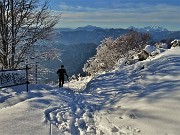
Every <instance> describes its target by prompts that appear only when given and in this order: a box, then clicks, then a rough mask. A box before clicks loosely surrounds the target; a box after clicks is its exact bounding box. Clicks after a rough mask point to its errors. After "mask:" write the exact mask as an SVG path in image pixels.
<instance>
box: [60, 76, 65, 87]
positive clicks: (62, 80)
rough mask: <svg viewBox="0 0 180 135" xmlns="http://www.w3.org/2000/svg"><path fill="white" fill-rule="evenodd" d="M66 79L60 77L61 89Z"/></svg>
mask: <svg viewBox="0 0 180 135" xmlns="http://www.w3.org/2000/svg"><path fill="white" fill-rule="evenodd" d="M63 84H64V77H59V87H63Z"/></svg>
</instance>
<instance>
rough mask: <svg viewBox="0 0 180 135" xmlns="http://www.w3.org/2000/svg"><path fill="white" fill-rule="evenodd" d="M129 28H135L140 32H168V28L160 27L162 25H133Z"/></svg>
mask: <svg viewBox="0 0 180 135" xmlns="http://www.w3.org/2000/svg"><path fill="white" fill-rule="evenodd" d="M128 29H133V30H137V31H140V32H167V31H168V30H167V29H166V28H164V27H160V26H147V27H143V28H136V27H134V26H131V27H129V28H128Z"/></svg>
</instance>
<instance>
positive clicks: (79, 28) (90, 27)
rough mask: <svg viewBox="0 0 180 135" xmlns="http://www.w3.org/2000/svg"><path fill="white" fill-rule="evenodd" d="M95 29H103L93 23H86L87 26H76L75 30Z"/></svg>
mask: <svg viewBox="0 0 180 135" xmlns="http://www.w3.org/2000/svg"><path fill="white" fill-rule="evenodd" d="M96 29H103V28H101V27H97V26H93V25H87V26H84V27H78V28H76V30H86V31H94V30H96Z"/></svg>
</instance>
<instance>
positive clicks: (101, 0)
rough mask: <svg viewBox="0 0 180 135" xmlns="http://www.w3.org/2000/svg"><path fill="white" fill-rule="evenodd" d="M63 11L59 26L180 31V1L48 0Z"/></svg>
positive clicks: (55, 11)
mask: <svg viewBox="0 0 180 135" xmlns="http://www.w3.org/2000/svg"><path fill="white" fill-rule="evenodd" d="M49 4H50V8H51V10H53V12H54V13H57V14H59V13H60V14H62V15H61V19H60V22H59V24H58V25H57V26H56V27H61V28H63V27H67V28H76V27H80V26H86V25H95V26H99V27H103V28H128V27H129V26H135V27H138V28H142V27H146V26H161V27H165V28H167V29H168V30H180V10H179V9H180V0H49Z"/></svg>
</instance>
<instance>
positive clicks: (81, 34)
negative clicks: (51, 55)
mask: <svg viewBox="0 0 180 135" xmlns="http://www.w3.org/2000/svg"><path fill="white" fill-rule="evenodd" d="M132 29H133V30H136V31H139V32H145V33H149V34H150V35H151V37H152V39H151V40H152V41H155V42H159V41H161V40H164V39H175V38H180V31H169V30H167V29H166V28H163V27H159V26H147V27H144V28H135V27H133V26H131V27H129V28H127V29H123V28H101V27H96V26H92V25H87V26H85V27H78V28H75V29H70V28H59V29H56V38H55V39H54V40H55V41H56V42H59V43H62V44H65V45H71V44H79V43H95V44H100V42H101V41H102V40H103V39H104V38H107V37H113V38H116V37H118V36H120V35H122V34H125V33H127V32H128V31H129V30H132Z"/></svg>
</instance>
